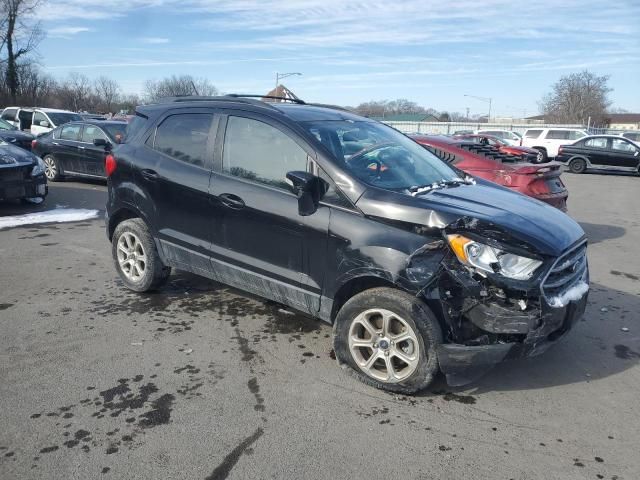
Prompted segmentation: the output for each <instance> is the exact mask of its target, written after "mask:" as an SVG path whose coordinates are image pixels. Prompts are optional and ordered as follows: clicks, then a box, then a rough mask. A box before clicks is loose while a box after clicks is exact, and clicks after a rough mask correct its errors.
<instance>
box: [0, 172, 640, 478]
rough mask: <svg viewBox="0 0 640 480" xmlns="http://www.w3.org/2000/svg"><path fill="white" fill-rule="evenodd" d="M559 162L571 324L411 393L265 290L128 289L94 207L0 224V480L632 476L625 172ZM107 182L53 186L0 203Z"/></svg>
mask: <svg viewBox="0 0 640 480" xmlns="http://www.w3.org/2000/svg"><path fill="white" fill-rule="evenodd" d="M563 178H564V179H565V182H566V183H567V184H568V187H569V191H570V197H569V210H570V214H571V215H572V216H573V217H574V218H576V219H577V220H578V221H579V222H580V223H581V224H582V226H583V228H584V229H585V231H586V232H587V234H588V235H589V239H590V247H589V262H590V268H591V281H592V289H591V294H590V303H589V306H588V309H587V313H586V316H585V318H584V321H583V322H580V323H579V324H578V325H577V326H576V327H575V328H574V330H573V331H572V332H571V333H570V335H569V336H568V337H567V338H565V339H564V340H563V341H562V342H561V343H559V344H558V345H556V346H555V347H554V348H552V349H551V350H550V351H548V352H547V353H545V354H544V355H543V356H541V357H538V358H534V359H528V360H519V361H512V362H509V363H506V364H503V365H500V366H498V367H497V368H496V369H494V370H493V371H492V372H490V373H489V374H488V375H486V376H485V377H484V378H482V379H481V380H480V381H478V382H476V383H475V384H473V385H471V386H469V387H467V388H464V389H451V388H449V387H447V386H446V384H444V383H443V382H442V381H440V382H439V383H438V384H436V385H435V386H434V387H433V388H432V389H431V390H430V391H427V392H424V393H423V394H421V395H419V396H416V397H404V396H397V395H391V394H387V393H384V392H382V391H377V390H374V389H372V388H370V387H367V386H365V385H363V384H360V383H358V382H357V381H355V380H354V379H353V378H352V377H351V376H349V375H348V374H347V373H346V372H344V371H342V370H341V369H340V368H338V367H337V366H336V362H335V360H334V359H333V358H332V355H331V339H330V334H331V328H330V326H328V325H325V324H322V323H320V322H318V321H315V320H311V319H308V318H304V317H302V316H300V315H298V314H295V313H293V312H291V311H288V310H285V309H282V308H280V307H279V306H278V305H276V304H272V303H269V302H265V301H263V300H260V299H257V298H254V297H250V296H247V295H244V294H242V293H239V292H237V291H235V290H233V289H230V288H227V287H225V286H222V285H219V284H215V283H213V282H210V281H208V280H205V279H200V278H198V277H195V276H193V275H190V274H184V273H180V272H174V274H173V275H172V277H171V280H170V282H169V283H168V285H167V286H165V287H164V288H163V289H162V290H161V291H160V292H158V293H154V294H145V295H138V294H134V293H131V292H129V291H127V290H126V289H125V288H124V287H123V286H122V285H121V283H120V282H119V281H118V279H117V276H116V273H115V270H114V268H113V266H112V263H111V255H110V245H109V244H108V242H107V239H106V237H105V234H104V225H103V220H102V219H101V218H98V219H95V220H84V221H81V222H72V223H58V224H42V225H30V226H22V227H16V228H10V229H5V230H0V258H1V261H2V263H1V264H0V265H1V268H0V270H1V275H0V329H1V332H2V334H1V335H0V360H1V361H0V478H2V479H27V478H29V479H58V478H60V479H87V478H141V479H142V478H144V479H146V478H162V479H174V478H175V479H185V478H189V479H203V480H204V479H207V480H210V479H222V478H237V479H240V478H254V479H258V478H278V479H279V478H327V479H329V478H330V479H336V478H407V479H412V478H424V479H431V478H434V479H435V478H438V479H454V478H455V479H457V478H482V479H484V478H487V479H489V478H490V479H538V478H539V479H552V478H553V479H556V478H558V479H560V478H561V479H583V478H594V479H595V478H606V479H616V478H617V479H620V480H621V479H635V478H638V472H640V458H638V445H640V432H639V431H638V418H640V403H639V402H638V396H639V394H640V367H639V366H638V363H639V362H640V322H639V321H638V320H639V315H640V314H639V313H638V312H640V256H639V255H638V252H637V247H638V245H640V204H639V203H638V187H639V185H640V178H637V177H634V176H617V175H604V174H588V175H580V176H577V175H571V174H565V175H563ZM105 198H106V187H105V186H104V184H101V183H75V182H64V183H58V184H53V185H52V186H51V188H50V195H49V197H48V198H47V201H46V204H45V205H43V206H39V207H33V206H31V207H27V206H19V205H5V206H0V218H1V217H5V216H8V215H15V214H22V213H28V212H32V211H34V210H40V209H45V210H46V209H51V208H54V207H55V206H67V207H73V208H89V209H91V208H95V209H103V208H104V204H105ZM101 213H102V212H101ZM100 216H101V214H100ZM623 329H624V330H628V331H623Z"/></svg>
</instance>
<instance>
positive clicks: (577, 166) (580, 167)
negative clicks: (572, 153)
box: [569, 158, 587, 173]
mask: <svg viewBox="0 0 640 480" xmlns="http://www.w3.org/2000/svg"><path fill="white" fill-rule="evenodd" d="M586 169H587V162H585V161H584V158H572V159H571V160H569V170H571V172H572V173H583V172H584V171H585V170H586Z"/></svg>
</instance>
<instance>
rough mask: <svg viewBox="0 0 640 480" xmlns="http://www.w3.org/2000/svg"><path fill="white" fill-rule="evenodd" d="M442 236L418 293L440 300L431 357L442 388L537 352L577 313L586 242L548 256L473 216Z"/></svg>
mask: <svg viewBox="0 0 640 480" xmlns="http://www.w3.org/2000/svg"><path fill="white" fill-rule="evenodd" d="M444 236H445V242H447V243H448V244H449V246H450V252H449V253H448V254H447V255H445V257H444V258H443V260H442V262H441V264H440V270H439V273H438V278H437V280H436V281H434V282H432V283H431V286H430V288H429V289H427V290H425V291H424V295H425V298H426V299H427V300H429V299H431V300H439V302H438V303H440V305H441V309H442V312H441V313H442V317H443V322H444V323H445V327H446V331H445V332H444V334H445V335H444V336H445V338H444V343H443V344H442V345H440V346H439V347H438V361H439V364H440V369H441V370H442V372H443V373H444V374H445V375H446V377H447V382H448V383H449V385H452V386H460V385H464V384H467V383H470V382H472V381H474V380H476V379H477V378H479V377H480V376H481V375H483V374H484V373H486V372H487V371H488V370H489V369H491V368H492V367H493V366H494V365H496V364H497V363H499V362H501V361H503V360H505V359H509V358H519V357H526V356H535V355H539V354H540V353H542V352H544V351H545V350H546V349H547V348H548V347H549V346H550V345H551V344H552V343H554V342H555V341H556V340H558V339H559V338H560V337H562V336H563V335H564V334H565V333H566V332H567V331H568V330H569V329H570V328H571V327H572V326H573V325H574V324H575V322H576V321H577V320H578V319H579V318H580V317H581V316H582V315H583V313H584V310H585V307H586V303H587V294H588V289H589V286H588V285H589V271H588V265H587V257H586V249H587V247H586V240H584V239H582V240H581V241H580V242H578V243H577V244H574V245H573V246H572V247H570V248H569V249H567V250H566V251H565V252H563V253H562V254H561V255H560V256H559V257H551V256H544V255H540V254H538V253H537V252H535V251H534V250H533V249H532V247H530V246H528V245H526V244H524V243H522V242H518V241H517V240H516V239H514V238H511V237H509V236H508V235H507V234H505V233H503V232H500V231H499V230H496V229H495V228H494V226H492V225H487V224H484V225H483V224H481V223H479V222H477V221H475V220H473V221H468V220H463V221H460V222H457V223H455V224H453V225H449V226H447V227H446V228H445V229H444Z"/></svg>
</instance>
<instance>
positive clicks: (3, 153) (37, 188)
mask: <svg viewBox="0 0 640 480" xmlns="http://www.w3.org/2000/svg"><path fill="white" fill-rule="evenodd" d="M47 193H48V190H47V178H46V177H45V175H44V163H43V161H42V160H41V159H39V158H38V157H36V156H35V155H34V154H33V153H31V152H29V151H27V150H25V149H23V148H19V147H16V146H15V145H11V144H9V143H7V142H5V141H3V140H0V201H4V200H29V201H31V202H34V203H40V202H42V201H44V199H45V197H46V196H47Z"/></svg>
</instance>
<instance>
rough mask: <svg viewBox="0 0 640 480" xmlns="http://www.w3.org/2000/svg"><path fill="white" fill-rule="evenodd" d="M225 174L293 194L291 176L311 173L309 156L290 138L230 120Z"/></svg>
mask: <svg viewBox="0 0 640 480" xmlns="http://www.w3.org/2000/svg"><path fill="white" fill-rule="evenodd" d="M222 170H223V171H224V172H225V173H228V174H230V175H233V176H234V177H240V178H245V179H248V180H253V181H254V182H258V183H262V184H265V185H270V186H272V187H278V188H282V189H285V190H291V188H290V187H289V184H288V183H287V181H286V175H287V172H291V171H294V170H299V171H306V170H307V152H305V151H304V149H303V148H302V147H300V145H298V144H297V143H296V142H294V141H293V140H292V139H291V138H290V137H289V136H288V135H286V134H285V133H283V132H281V131H280V130H278V129H277V128H275V127H272V126H271V125H268V124H266V123H264V122H260V121H258V120H252V119H250V118H242V117H231V116H230V117H229V120H228V122H227V131H226V133H225V137H224V151H223V154H222Z"/></svg>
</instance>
